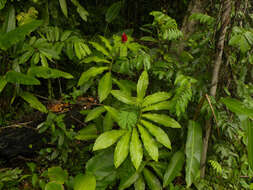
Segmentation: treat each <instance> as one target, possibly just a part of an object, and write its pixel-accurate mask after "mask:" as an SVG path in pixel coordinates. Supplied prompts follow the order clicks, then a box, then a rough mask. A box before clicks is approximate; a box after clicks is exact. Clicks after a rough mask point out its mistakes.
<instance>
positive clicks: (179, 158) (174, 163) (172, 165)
mask: <svg viewBox="0 0 253 190" xmlns="http://www.w3.org/2000/svg"><path fill="white" fill-rule="evenodd" d="M184 160H185V157H184V153H183V152H182V151H178V152H176V153H174V154H173V156H172V158H171V159H170V162H169V165H168V168H167V170H166V172H165V174H164V177H163V187H166V186H167V185H169V184H170V183H171V182H172V181H173V180H174V179H175V177H176V176H177V175H178V174H179V172H180V171H181V170H182V168H183V165H184Z"/></svg>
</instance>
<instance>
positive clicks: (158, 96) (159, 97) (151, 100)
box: [142, 92, 172, 107]
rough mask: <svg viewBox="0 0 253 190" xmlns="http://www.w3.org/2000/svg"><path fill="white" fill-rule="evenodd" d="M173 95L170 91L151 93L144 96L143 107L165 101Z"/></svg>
mask: <svg viewBox="0 0 253 190" xmlns="http://www.w3.org/2000/svg"><path fill="white" fill-rule="evenodd" d="M171 96H172V94H171V93H168V92H157V93H154V94H151V95H149V96H147V97H145V98H144V101H143V103H142V107H145V106H148V105H151V104H155V103H158V102H162V101H165V100H167V99H169V98H170V97H171Z"/></svg>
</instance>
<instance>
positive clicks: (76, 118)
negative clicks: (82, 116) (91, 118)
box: [70, 115, 87, 127]
mask: <svg viewBox="0 0 253 190" xmlns="http://www.w3.org/2000/svg"><path fill="white" fill-rule="evenodd" d="M70 118H71V119H73V120H75V121H77V122H78V123H80V124H82V125H83V126H85V127H86V126H87V125H86V124H85V123H84V122H82V121H80V120H79V119H77V118H75V117H73V116H72V115H71V116H70Z"/></svg>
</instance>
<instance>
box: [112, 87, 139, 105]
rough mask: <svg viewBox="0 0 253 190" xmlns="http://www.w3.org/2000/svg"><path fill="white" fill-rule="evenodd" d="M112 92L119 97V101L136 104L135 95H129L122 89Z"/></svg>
mask: <svg viewBox="0 0 253 190" xmlns="http://www.w3.org/2000/svg"><path fill="white" fill-rule="evenodd" d="M111 94H112V95H113V96H114V97H115V98H117V99H118V100H119V101H121V102H124V103H125V104H130V105H134V104H136V99H135V98H134V97H131V96H128V95H127V94H126V93H124V92H122V91H120V90H112V91H111Z"/></svg>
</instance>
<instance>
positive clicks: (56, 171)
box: [47, 166, 68, 184]
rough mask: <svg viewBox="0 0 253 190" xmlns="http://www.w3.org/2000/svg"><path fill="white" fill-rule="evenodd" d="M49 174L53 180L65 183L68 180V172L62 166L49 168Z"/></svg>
mask: <svg viewBox="0 0 253 190" xmlns="http://www.w3.org/2000/svg"><path fill="white" fill-rule="evenodd" d="M47 175H48V177H49V179H50V180H51V181H55V182H57V183H59V184H64V183H65V182H66V181H67V180H68V172H67V171H66V170H63V169H62V168H61V167H60V166H57V167H51V168H48V172H47Z"/></svg>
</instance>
